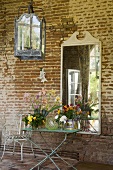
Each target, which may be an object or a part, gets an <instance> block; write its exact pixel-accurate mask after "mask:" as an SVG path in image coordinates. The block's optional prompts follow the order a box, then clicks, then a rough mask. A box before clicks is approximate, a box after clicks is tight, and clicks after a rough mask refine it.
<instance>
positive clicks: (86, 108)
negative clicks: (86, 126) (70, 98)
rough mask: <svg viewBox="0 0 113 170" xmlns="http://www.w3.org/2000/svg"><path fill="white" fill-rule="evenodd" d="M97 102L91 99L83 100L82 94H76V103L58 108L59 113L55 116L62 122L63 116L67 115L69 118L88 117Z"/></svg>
mask: <svg viewBox="0 0 113 170" xmlns="http://www.w3.org/2000/svg"><path fill="white" fill-rule="evenodd" d="M95 105H96V104H94V103H92V102H91V101H88V102H85V103H84V102H83V101H82V97H81V96H76V98H75V105H72V104H70V105H64V106H63V108H62V110H60V109H58V115H56V116H55V119H56V121H57V122H60V119H61V118H62V116H66V117H67V120H69V119H73V120H77V119H87V118H88V117H89V116H90V115H91V112H92V111H93V110H94V109H93V106H95Z"/></svg>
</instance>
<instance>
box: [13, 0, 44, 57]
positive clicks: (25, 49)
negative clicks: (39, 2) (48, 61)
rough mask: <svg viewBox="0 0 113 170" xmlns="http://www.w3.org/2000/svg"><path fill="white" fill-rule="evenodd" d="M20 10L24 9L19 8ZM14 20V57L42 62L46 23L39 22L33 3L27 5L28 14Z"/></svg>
mask: <svg viewBox="0 0 113 170" xmlns="http://www.w3.org/2000/svg"><path fill="white" fill-rule="evenodd" d="M20 8H26V7H25V6H24V7H20ZM20 8H19V10H18V17H16V18H15V45H14V56H15V57H18V58H19V59H20V60H34V59H35V60H42V59H44V57H45V47H46V21H45V18H44V17H43V18H42V20H39V18H38V16H36V15H35V13H34V10H33V1H31V2H30V4H29V5H28V13H24V14H22V15H21V16H20V17H19V12H20Z"/></svg>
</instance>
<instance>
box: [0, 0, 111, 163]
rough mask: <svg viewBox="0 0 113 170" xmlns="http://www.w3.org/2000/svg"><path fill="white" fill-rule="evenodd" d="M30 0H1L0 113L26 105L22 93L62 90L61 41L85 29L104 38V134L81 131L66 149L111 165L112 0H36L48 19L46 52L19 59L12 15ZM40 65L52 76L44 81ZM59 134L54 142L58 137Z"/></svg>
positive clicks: (35, 3) (52, 141) (36, 4)
mask: <svg viewBox="0 0 113 170" xmlns="http://www.w3.org/2000/svg"><path fill="white" fill-rule="evenodd" d="M28 3H29V0H24V2H23V1H22V0H18V1H17V0H10V1H9V0H1V1H0V114H3V113H4V114H5V116H6V118H7V121H10V122H11V118H12V116H14V115H15V114H16V113H18V112H19V111H20V110H21V109H23V103H22V98H23V94H24V93H25V92H29V91H30V92H31V93H36V92H37V91H39V90H40V89H41V88H42V86H44V87H45V88H46V89H52V88H53V89H55V90H57V93H58V94H60V62H61V60H60V57H61V43H62V41H64V40H67V39H68V38H69V37H70V36H71V35H72V33H74V32H75V31H76V30H77V31H80V32H81V33H82V32H83V31H84V30H87V31H89V32H90V33H91V34H92V35H93V36H94V37H95V38H98V39H99V40H100V41H101V42H102V81H101V82H102V102H101V106H102V112H101V114H102V133H101V135H100V136H94V135H80V134H79V135H78V136H77V138H75V139H74V140H73V141H72V143H73V144H70V145H69V144H68V145H67V146H65V148H64V149H65V150H67V151H68V150H69V151H72V152H74V151H76V150H77V151H78V152H79V154H80V159H81V160H84V161H94V162H103V163H109V164H113V0H92V1H91V0H76V1H75V0H43V1H41V0H34V10H35V13H36V14H37V15H39V17H41V16H42V12H40V10H39V9H40V8H43V10H44V13H45V18H46V22H47V31H46V39H47V40H46V56H45V60H44V61H30V60H29V61H20V60H19V59H18V58H15V57H14V19H15V16H17V15H18V8H19V7H20V6H23V5H28ZM81 36H82V35H81ZM42 67H43V68H44V69H45V71H46V78H47V80H48V81H47V82H45V83H44V84H43V83H41V82H40V79H39V78H38V77H39V71H40V68H42ZM56 137H57V138H56ZM56 137H55V135H54V136H52V140H51V143H54V142H56V141H57V140H58V141H59V140H60V139H59V136H56ZM47 138H48V140H49V139H50V136H49V135H47Z"/></svg>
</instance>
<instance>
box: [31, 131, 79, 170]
mask: <svg viewBox="0 0 113 170" xmlns="http://www.w3.org/2000/svg"><path fill="white" fill-rule="evenodd" d="M40 134H41V133H40ZM41 137H42V138H43V140H44V141H45V143H46V144H47V145H48V143H47V142H46V140H45V138H44V137H43V135H42V134H41ZM66 139H67V133H66V134H65V137H64V139H63V140H62V141H61V143H60V144H59V145H58V146H57V147H56V148H55V149H52V148H51V153H50V154H47V153H46V152H45V151H44V150H43V149H42V148H41V147H40V146H39V145H37V144H36V143H34V142H33V141H30V142H31V143H32V144H34V145H35V146H36V147H38V148H39V149H40V150H41V151H42V152H43V153H44V154H45V155H46V157H45V158H44V159H43V160H41V161H40V162H39V163H38V164H36V165H35V166H34V167H32V168H31V169H30V170H33V169H34V168H35V167H38V169H39V166H40V165H42V164H43V163H44V162H45V161H46V160H47V159H50V160H51V162H52V163H53V164H54V165H55V167H56V168H57V169H58V170H60V169H59V167H58V166H57V165H56V163H55V162H54V160H53V159H52V158H51V156H53V155H56V156H57V157H58V158H60V159H61V160H62V161H63V162H65V163H66V164H67V165H69V166H71V167H72V168H73V169H75V170H77V169H76V168H75V167H74V166H73V165H71V164H70V163H68V162H67V161H65V160H64V159H63V158H62V157H61V156H60V155H59V154H58V153H56V151H57V150H58V149H59V148H60V147H61V146H62V145H63V144H64V142H65V141H66ZM48 146H49V145H48Z"/></svg>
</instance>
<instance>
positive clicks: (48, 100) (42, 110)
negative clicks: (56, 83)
mask: <svg viewBox="0 0 113 170" xmlns="http://www.w3.org/2000/svg"><path fill="white" fill-rule="evenodd" d="M24 101H25V103H27V104H28V103H29V105H30V106H32V110H33V113H28V114H27V115H26V116H25V117H24V118H23V121H24V122H25V125H26V126H27V125H28V124H29V125H31V126H32V127H33V126H35V127H38V125H42V124H43V123H44V122H45V119H46V116H47V115H48V114H49V113H50V112H52V111H54V110H55V109H58V108H60V107H61V102H60V97H59V96H57V95H56V91H55V90H50V91H48V92H47V91H46V90H45V89H44V88H43V89H42V90H41V91H40V92H39V93H38V94H37V95H35V96H34V95H33V96H32V95H30V94H29V93H25V94H24Z"/></svg>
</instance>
